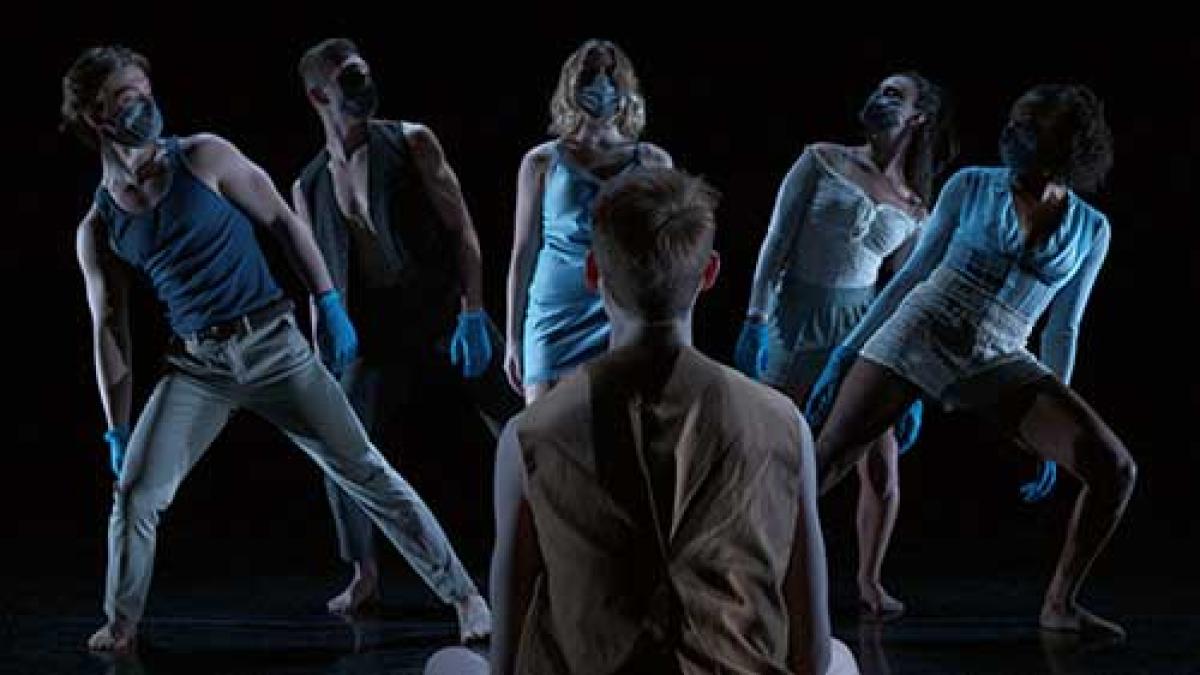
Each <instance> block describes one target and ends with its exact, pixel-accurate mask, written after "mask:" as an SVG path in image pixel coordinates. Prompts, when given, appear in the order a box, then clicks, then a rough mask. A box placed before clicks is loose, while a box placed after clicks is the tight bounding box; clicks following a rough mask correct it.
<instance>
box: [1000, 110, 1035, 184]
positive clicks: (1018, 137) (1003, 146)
mask: <svg viewBox="0 0 1200 675" xmlns="http://www.w3.org/2000/svg"><path fill="white" fill-rule="evenodd" d="M1000 159H1001V161H1002V162H1004V165H1005V166H1007V167H1008V168H1010V169H1013V170H1014V171H1017V172H1024V171H1029V170H1031V169H1033V168H1035V167H1036V166H1037V165H1038V163H1039V162H1038V159H1039V158H1038V141H1037V133H1036V132H1034V130H1033V129H1031V128H1029V127H1028V126H1025V125H1017V124H1013V123H1012V122H1009V123H1008V124H1007V125H1006V126H1005V127H1004V130H1003V131H1001V132H1000Z"/></svg>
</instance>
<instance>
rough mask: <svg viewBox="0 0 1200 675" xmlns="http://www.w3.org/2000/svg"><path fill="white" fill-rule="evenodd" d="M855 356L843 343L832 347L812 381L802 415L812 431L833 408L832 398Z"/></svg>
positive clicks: (855, 353) (852, 363)
mask: <svg viewBox="0 0 1200 675" xmlns="http://www.w3.org/2000/svg"><path fill="white" fill-rule="evenodd" d="M857 358H858V352H856V351H854V350H853V349H851V348H849V347H847V346H845V345H839V346H837V347H834V349H833V352H832V353H830V355H829V360H828V361H826V362H825V368H824V370H822V371H821V374H820V375H819V376H818V377H817V381H816V382H815V383H813V387H812V392H811V393H810V394H809V396H808V403H807V404H806V405H805V406H804V416H805V417H806V418H807V419H808V424H809V426H811V427H812V428H813V431H814V433H815V432H816V431H817V430H818V429H820V428H821V427H822V426H824V425H825V419H826V418H828V417H829V413H830V412H831V411H832V410H833V401H834V398H835V397H836V396H837V392H838V389H839V388H840V387H841V386H842V378H844V377H845V376H846V372H847V371H849V370H850V366H852V365H854V361H855V360H856V359H857Z"/></svg>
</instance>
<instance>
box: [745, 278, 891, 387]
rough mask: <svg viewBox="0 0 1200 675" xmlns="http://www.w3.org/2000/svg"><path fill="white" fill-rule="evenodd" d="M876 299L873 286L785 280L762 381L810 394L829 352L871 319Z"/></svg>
mask: <svg viewBox="0 0 1200 675" xmlns="http://www.w3.org/2000/svg"><path fill="white" fill-rule="evenodd" d="M874 299H875V287H874V286H867V287H863V288H831V287H826V286H816V285H813V284H809V283H806V282H803V281H799V280H796V279H789V278H785V279H784V280H783V282H782V283H781V284H780V285H779V288H778V290H777V291H776V293H775V294H774V296H773V298H772V304H771V306H770V307H769V308H768V312H769V316H770V325H771V341H770V343H769V345H768V348H767V368H766V372H765V373H764V374H763V380H764V381H765V382H766V383H767V384H770V385H772V386H774V387H779V388H784V389H787V390H794V391H807V390H808V388H809V387H811V386H812V384H813V382H814V381H815V380H816V379H817V376H818V375H820V374H821V369H823V368H824V367H825V361H826V360H827V359H828V358H829V353H830V352H831V351H832V350H833V348H834V347H836V346H838V345H839V344H841V342H842V340H844V339H845V338H846V336H847V335H849V334H850V331H852V330H854V327H855V326H857V325H858V322H859V321H861V320H862V318H863V317H864V316H866V314H867V310H868V309H869V308H870V307H871V301H872V300H874Z"/></svg>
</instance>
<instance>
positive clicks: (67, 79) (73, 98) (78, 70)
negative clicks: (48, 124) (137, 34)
mask: <svg viewBox="0 0 1200 675" xmlns="http://www.w3.org/2000/svg"><path fill="white" fill-rule="evenodd" d="M126 66H137V67H138V68H140V69H141V70H142V72H143V73H145V74H146V75H147V76H149V75H150V61H149V60H148V59H147V58H146V57H145V56H142V55H141V54H139V53H137V52H135V51H133V50H132V49H129V48H128V47H122V46H121V45H107V46H103V47H92V48H90V49H86V50H84V52H83V53H82V54H80V55H79V58H77V59H75V62H74V63H72V64H71V67H70V68H68V69H67V74H66V75H64V76H63V79H62V105H61V106H60V107H59V115H60V121H59V125H58V129H59V131H67V130H70V131H71V132H72V133H74V134H75V136H77V137H78V138H79V140H81V141H83V143H84V145H87V146H88V147H89V148H96V147H98V146H99V139H98V138H97V136H96V130H95V129H93V128H92V127H91V126H89V125H88V123H87V121H86V120H84V118H83V116H84V113H87V112H89V111H90V110H92V108H94V107H95V105H96V98H97V97H98V96H99V95H100V89H101V88H102V87H104V83H105V82H106V81H107V80H108V78H109V77H110V76H111V75H112V74H113V73H115V72H117V71H118V70H120V69H122V68H124V67H126Z"/></svg>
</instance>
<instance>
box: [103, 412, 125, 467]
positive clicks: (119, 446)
mask: <svg viewBox="0 0 1200 675" xmlns="http://www.w3.org/2000/svg"><path fill="white" fill-rule="evenodd" d="M104 441H105V442H106V443H108V461H109V465H110V466H111V467H112V472H113V475H114V476H116V477H117V478H120V477H121V466H122V465H124V464H125V450H126V449H127V448H128V447H129V425H128V424H122V425H120V426H117V427H113V428H112V429H109V430H108V431H106V432H104Z"/></svg>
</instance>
